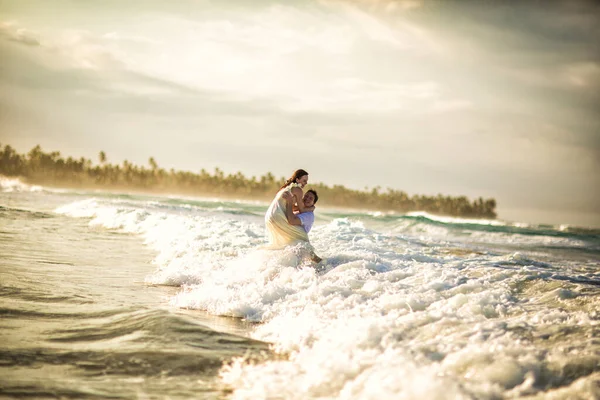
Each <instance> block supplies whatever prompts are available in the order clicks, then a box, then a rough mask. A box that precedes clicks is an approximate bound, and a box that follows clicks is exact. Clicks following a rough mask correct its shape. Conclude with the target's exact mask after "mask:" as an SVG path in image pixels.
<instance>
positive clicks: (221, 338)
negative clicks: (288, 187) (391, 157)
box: [0, 180, 600, 399]
mask: <svg viewBox="0 0 600 400" xmlns="http://www.w3.org/2000/svg"><path fill="white" fill-rule="evenodd" d="M2 184H3V192H2V193H0V206H1V207H2V208H1V209H0V218H1V219H0V220H1V221H2V225H1V228H0V235H1V236H0V237H1V238H2V241H1V242H0V243H1V244H0V260H1V261H0V262H1V263H2V264H1V269H0V273H1V281H2V289H1V290H2V291H1V295H2V313H3V319H2V329H1V330H0V334H1V335H2V343H4V344H3V345H2V363H1V364H0V368H2V375H1V377H0V382H1V389H2V392H3V393H4V394H5V395H6V394H9V395H10V394H12V395H15V396H16V395H29V396H33V397H60V396H62V397H72V398H83V397H126V398H131V397H141V398H143V397H150V398H165V397H170V398H244V399H256V398H283V399H288V398H289V399H307V398H327V399H331V398H340V399H354V398H357V399H358V398H360V399H385V398H389V399H397V398H405V399H423V398H427V399H447V398H465V399H470V398H474V399H502V398H556V399H573V398H581V399H594V398H599V397H600V340H599V339H598V337H599V336H600V335H599V333H600V328H599V321H600V311H599V310H600V268H599V267H600V232H599V231H597V230H590V229H582V228H577V227H568V226H535V225H528V224H522V223H509V222H504V221H469V220H460V219H452V218H438V217H433V216H430V215H427V214H419V213H417V214H411V215H395V214H384V213H368V212H348V211H344V212H341V211H335V210H328V209H326V208H323V209H321V207H318V209H317V221H316V224H315V228H314V229H313V231H312V232H311V234H310V236H311V241H312V243H313V245H314V247H315V248H316V250H317V253H318V254H319V255H320V256H322V257H324V258H325V259H326V261H325V262H324V263H322V265H320V266H319V269H318V270H315V269H314V268H311V267H310V266H309V265H306V264H304V261H303V260H302V258H301V257H299V254H300V249H287V250H283V251H267V250H263V249H261V248H260V246H261V245H262V244H264V241H265V237H264V232H263V229H264V227H263V223H262V218H263V214H264V211H265V210H266V206H267V205H266V204H262V203H255V202H235V201H219V200H216V199H213V200H210V199H209V200H203V199H190V198H181V197H158V196H140V195H114V194H108V193H99V192H86V191H81V192H76V191H60V192H59V191H52V190H48V189H44V188H35V187H31V186H27V185H23V184H21V183H19V182H15V181H7V180H4V181H3V183H2ZM322 203H325V199H322ZM320 205H321V204H319V206H320Z"/></svg>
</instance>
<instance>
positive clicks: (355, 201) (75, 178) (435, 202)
mask: <svg viewBox="0 0 600 400" xmlns="http://www.w3.org/2000/svg"><path fill="white" fill-rule="evenodd" d="M98 159H99V164H96V165H95V164H94V163H93V162H92V161H91V160H89V159H85V158H83V157H81V158H79V159H74V158H73V157H67V158H66V159H65V158H63V157H61V154H60V152H58V151H53V152H44V151H43V150H42V148H41V147H40V146H39V145H38V146H36V147H34V148H33V149H31V150H30V151H29V152H28V153H27V154H19V153H17V152H16V151H15V150H14V149H13V148H12V147H11V146H10V145H5V146H4V147H3V148H2V147H0V174H2V175H4V176H7V177H19V178H21V179H22V180H23V181H24V182H27V183H29V184H34V185H45V186H48V187H56V188H65V189H90V190H96V189H98V190H108V191H115V190H116V191H128V192H135V193H143V194H153V193H154V194H161V195H165V194H167V195H168V194H171V195H182V196H201V197H217V198H220V199H224V200H240V199H245V200H253V201H265V202H269V201H271V200H272V199H273V196H274V195H275V193H277V191H278V189H279V187H280V186H281V185H282V184H283V181H284V180H285V178H279V179H277V178H275V176H274V175H273V174H271V173H267V174H265V175H263V176H260V177H258V178H257V177H254V176H253V177H251V178H248V177H246V176H244V175H243V174H242V173H241V172H238V173H236V174H229V175H225V174H224V173H223V171H221V170H220V169H219V168H216V169H215V171H214V173H209V172H207V171H206V170H204V169H202V170H201V171H200V172H199V173H193V172H189V171H178V170H174V169H171V170H169V171H167V170H165V169H163V168H160V167H159V166H158V164H157V162H156V161H155V160H154V158H152V157H151V158H150V159H149V160H148V164H149V167H145V166H139V165H135V164H132V163H130V162H128V161H124V162H123V163H122V164H110V163H108V162H107V156H106V154H105V153H104V152H100V154H99V156H98ZM307 188H311V189H315V190H316V191H317V192H318V193H319V198H320V201H321V204H324V205H325V204H326V205H327V206H329V207H332V208H339V209H351V210H371V211H381V212H397V213H409V212H427V213H430V214H433V215H440V216H450V217H460V218H473V219H495V218H496V217H497V214H496V200H495V199H483V198H482V197H479V198H477V199H475V200H469V199H468V198H467V197H466V196H444V195H441V194H438V195H437V196H424V195H413V196H409V195H408V194H407V193H405V192H403V191H400V190H395V189H390V188H388V189H387V190H385V191H383V190H381V188H380V187H376V188H373V189H370V190H369V189H366V190H362V191H361V190H354V189H349V188H346V187H344V186H342V185H333V186H328V185H325V184H323V183H311V184H309V185H308V186H307Z"/></svg>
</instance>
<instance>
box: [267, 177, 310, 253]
mask: <svg viewBox="0 0 600 400" xmlns="http://www.w3.org/2000/svg"><path fill="white" fill-rule="evenodd" d="M293 187H300V185H298V184H297V183H292V184H290V185H289V186H287V187H285V188H283V189H281V190H280V191H279V192H277V194H276V195H275V198H274V199H273V201H272V202H271V205H270V206H269V209H268V210H267V213H266V214H265V226H266V228H267V236H268V238H269V248H272V249H280V248H283V247H285V246H289V245H294V244H297V243H302V242H306V243H307V244H308V243H309V241H308V234H307V233H306V231H305V230H304V228H303V227H302V226H301V225H290V223H289V222H288V220H287V216H286V207H287V202H286V200H285V199H284V198H282V197H281V196H282V195H283V193H285V192H289V191H290V190H291V189H292V188H293Z"/></svg>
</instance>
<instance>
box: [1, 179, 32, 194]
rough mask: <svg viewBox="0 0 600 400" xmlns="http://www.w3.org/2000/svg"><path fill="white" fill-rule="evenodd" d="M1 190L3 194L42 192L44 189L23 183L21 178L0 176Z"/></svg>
mask: <svg viewBox="0 0 600 400" xmlns="http://www.w3.org/2000/svg"><path fill="white" fill-rule="evenodd" d="M0 190H1V191H2V192H41V191H42V187H41V186H37V185H29V184H26V183H23V182H21V180H20V179H19V178H8V177H5V176H0Z"/></svg>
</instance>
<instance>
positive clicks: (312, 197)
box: [282, 189, 321, 263]
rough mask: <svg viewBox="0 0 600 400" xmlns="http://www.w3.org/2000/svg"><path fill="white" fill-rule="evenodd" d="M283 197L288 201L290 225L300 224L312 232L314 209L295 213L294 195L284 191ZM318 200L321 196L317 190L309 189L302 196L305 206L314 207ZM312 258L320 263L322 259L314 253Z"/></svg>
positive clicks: (287, 210) (287, 212) (287, 214)
mask: <svg viewBox="0 0 600 400" xmlns="http://www.w3.org/2000/svg"><path fill="white" fill-rule="evenodd" d="M282 197H283V198H284V199H285V200H286V201H287V208H286V217H287V220H288V222H289V224H290V225H297V226H298V225H299V226H302V228H304V230H305V231H306V233H307V234H308V232H310V230H311V228H312V226H313V224H314V222H315V214H314V212H313V211H307V212H303V213H298V214H295V213H294V196H293V195H292V194H291V193H289V192H288V193H284V194H283V195H282ZM317 201H319V196H318V195H317V192H316V191H315V190H312V189H310V190H308V191H307V192H306V193H305V194H304V196H303V197H302V203H304V207H306V208H309V207H313V206H314V205H315V204H316V203H317ZM311 258H312V260H313V261H314V262H316V263H318V262H320V261H321V258H320V257H319V256H317V255H316V254H314V253H313V254H312V255H311Z"/></svg>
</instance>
